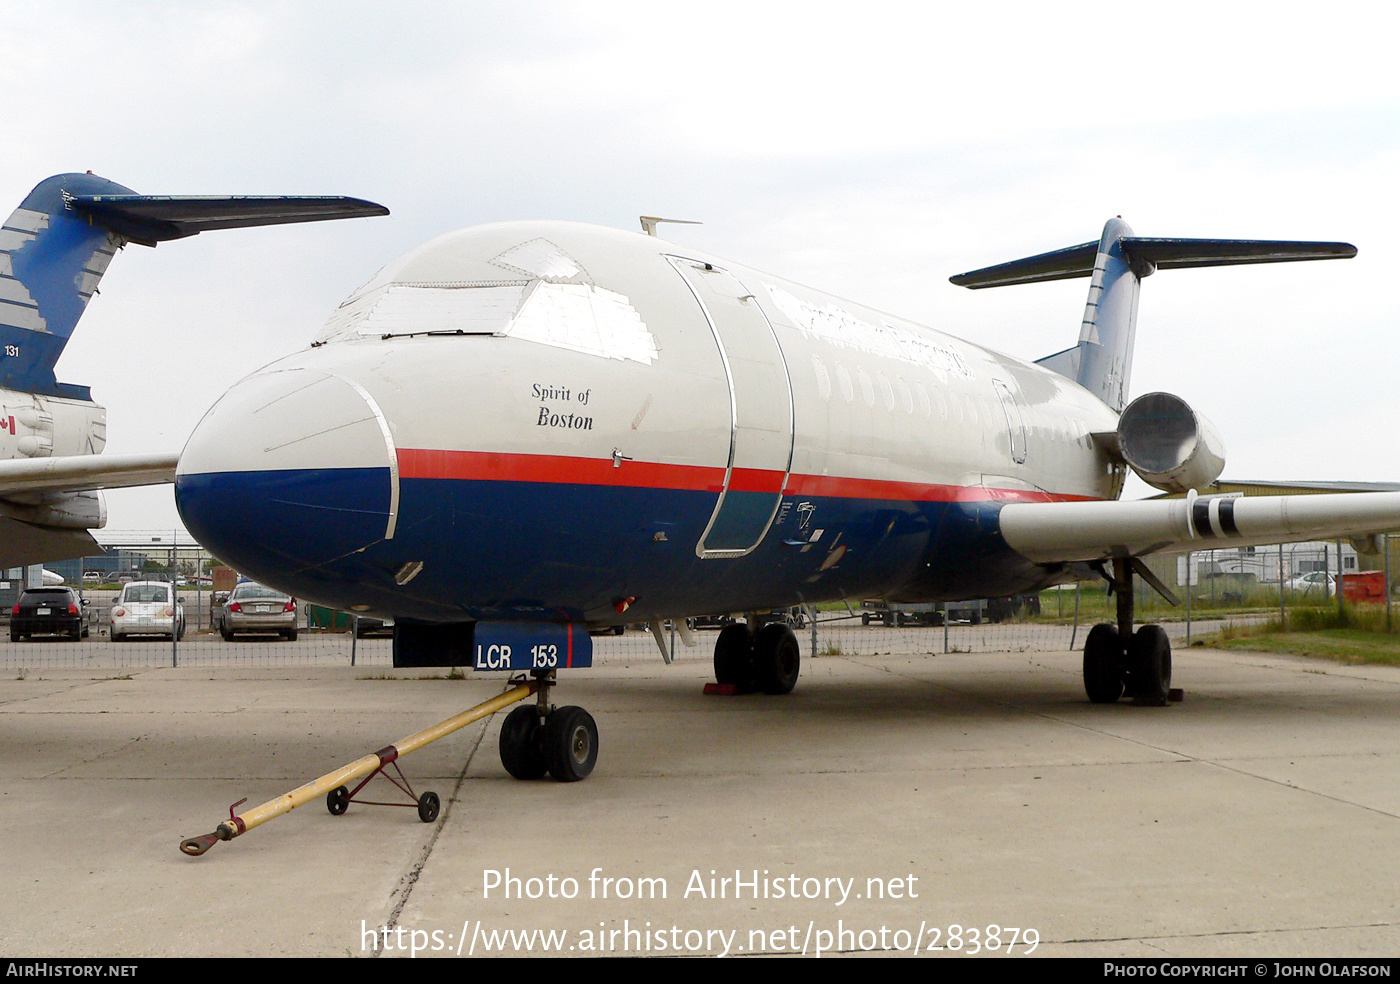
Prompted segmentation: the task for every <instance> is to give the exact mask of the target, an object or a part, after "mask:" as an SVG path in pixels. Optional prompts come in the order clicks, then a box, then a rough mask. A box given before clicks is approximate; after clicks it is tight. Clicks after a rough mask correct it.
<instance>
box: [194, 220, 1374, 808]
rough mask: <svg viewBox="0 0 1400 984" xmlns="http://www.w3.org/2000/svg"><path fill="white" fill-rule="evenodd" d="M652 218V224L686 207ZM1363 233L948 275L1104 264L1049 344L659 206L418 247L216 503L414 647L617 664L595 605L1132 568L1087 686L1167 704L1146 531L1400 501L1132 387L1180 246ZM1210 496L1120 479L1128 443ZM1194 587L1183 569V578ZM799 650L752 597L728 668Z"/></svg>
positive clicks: (294, 388) (753, 684) (1108, 236)
mask: <svg viewBox="0 0 1400 984" xmlns="http://www.w3.org/2000/svg"><path fill="white" fill-rule="evenodd" d="M656 221H657V220H655V219H653V221H652V227H651V228H649V229H648V228H646V226H647V223H646V220H645V219H644V220H643V226H644V229H645V230H646V232H647V233H654V232H655V222H656ZM1355 253H1356V249H1355V247H1354V246H1351V245H1349V244H1346V243H1316V242H1262V241H1251V240H1215V239H1156V238H1144V237H1138V236H1136V235H1134V233H1133V232H1132V230H1131V229H1130V228H1129V227H1128V225H1127V224H1126V223H1125V222H1124V221H1123V220H1122V219H1121V218H1114V219H1110V220H1109V221H1108V223H1107V224H1106V225H1105V226H1104V229H1103V233H1102V235H1101V236H1100V238H1099V239H1098V240H1094V241H1090V242H1086V243H1083V244H1080V245H1076V246H1073V247H1069V248H1067V249H1061V250H1056V251H1053V252H1049V253H1044V254H1039V255H1036V256H1032V257H1028V258H1025V259H1020V260H1015V261H1012V262H1010V263H1005V264H999V265H997V266H993V267H988V268H985V269H981V270H975V271H972V272H970V273H966V274H962V275H959V276H955V277H953V278H952V281H953V283H954V284H959V285H962V286H965V287H969V288H973V289H980V288H987V287H996V286H1005V285H1011V284H1024V283H1034V282H1038V281H1047V280H1055V279H1062V278H1070V277H1088V278H1089V280H1090V286H1089V294H1088V300H1087V303H1086V305H1085V310H1084V317H1083V319H1082V322H1081V330H1080V335H1079V340H1078V343H1077V344H1076V345H1075V346H1073V347H1072V348H1070V349H1067V350H1065V351H1063V352H1058V353H1055V354H1054V355H1051V356H1047V357H1046V358H1044V359H1041V360H1039V361H1038V362H1027V361H1023V360H1021V359H1017V358H1012V357H1010V356H1006V355H1003V354H1000V353H998V352H995V351H992V350H989V349H986V348H982V347H979V346H976V345H973V344H970V343H968V342H965V341H961V340H959V339H957V338H954V337H952V336H950V335H947V334H944V333H942V332H938V331H935V330H932V329H929V328H926V327H923V326H920V325H917V324H914V323H911V322H909V321H907V320H904V319H902V318H896V317H892V316H890V315H887V314H883V313H880V312H878V311H875V310H872V309H871V308H868V307H866V306H863V305H860V304H857V303H854V302H851V301H847V300H843V299H840V298H837V297H834V296H831V295H829V294H825V293H822V292H820V291H817V290H813V289H810V288H807V287H803V286H800V285H798V284H795V283H791V282H789V281H786V280H783V279H780V278H778V277H774V276H771V275H769V274H766V273H761V272H759V271H756V270H753V269H749V268H747V267H744V266H741V265H739V264H736V263H731V262H728V261H725V260H722V259H720V258H718V257H715V256H711V255H708V254H706V253H703V252H701V251H699V250H695V249H691V248H689V247H687V246H684V245H680V244H677V243H673V242H667V241H665V240H663V239H661V238H659V237H657V236H655V235H651V234H639V233H630V232H626V231H621V230H616V229H606V228H598V227H592V226H586V225H580V224H572V223H564V222H545V221H539V222H513V223H501V224H492V225H485V226H479V227H474V228H469V229H465V230H461V231H458V232H453V233H449V234H447V235H444V236H441V237H439V238H436V239H433V240H431V241H430V242H427V243H425V244H423V245H421V246H419V247H417V248H416V249H413V250H411V251H410V252H408V253H406V254H405V255H403V256H401V257H400V258H398V259H397V260H395V261H393V262H391V263H390V264H389V265H388V266H386V267H385V268H384V269H382V270H381V271H380V272H379V273H378V274H376V275H375V276H374V277H373V278H371V279H370V280H369V281H368V282H367V283H366V284H365V285H364V286H363V287H361V288H360V289H358V290H357V291H355V292H354V293H353V294H351V296H350V297H349V298H347V299H346V301H345V302H344V303H343V304H341V305H340V307H339V308H338V309H337V310H336V311H335V312H334V313H333V315H332V316H331V318H330V320H329V321H328V322H327V323H326V325H325V327H324V328H323V330H322V331H321V333H320V335H319V336H318V337H317V338H316V340H315V341H313V342H312V343H311V346H310V347H309V348H308V349H306V350H304V351H302V352H299V353H296V354H293V355H290V356H288V357H286V358H283V359H281V360H279V361H277V362H274V363H272V364H271V365H269V366H266V367H265V368H263V369H261V370H259V371H257V372H255V373H253V374H252V375H250V376H248V377H247V378H245V379H244V380H242V381H241V382H239V383H237V384H236V385H234V386H233V387H232V388H231V389H230V390H229V391H228V392H227V393H226V394H225V395H224V396H223V397H222V398H221V399H220V400H219V401H218V402H217V403H216V404H215V405H214V406H213V407H212V408H211V409H210V410H209V411H208V413H207V414H206V415H205V417H204V418H203V419H202V420H201V421H200V423H199V424H198V425H197V427H196V428H195V430H194V432H193V433H192V435H191V436H190V438H189V440H188V443H187V444H186V446H185V448H184V450H183V451H182V453H181V455H180V461H179V465H178V467H177V469H176V478H175V496H176V503H177V507H178V509H179V511H180V515H181V517H182V518H183V520H184V522H185V524H186V527H187V528H188V529H189V530H190V532H191V533H192V534H193V535H194V536H195V537H196V538H197V539H198V540H199V542H200V543H202V544H203V545H204V546H205V547H206V548H208V549H209V550H211V551H212V552H213V553H214V554H215V555H216V556H218V557H219V558H220V559H221V560H222V561H224V562H225V563H227V564H228V565H230V566H232V567H234V568H236V569H237V570H239V571H242V572H243V573H245V574H247V575H248V576H250V577H253V578H255V579H256V580H258V581H260V582H262V583H265V584H269V585H273V586H276V587H277V588H279V589H280V590H282V591H285V592H287V593H289V594H292V595H295V596H297V597H301V598H306V599H309V600H311V601H314V602H315V603H318V604H323V605H327V606H330V607H333V608H337V609H341V610H348V611H352V612H360V613H364V614H366V615H372V616H377V617H381V618H392V619H394V625H395V630H394V645H393V654H394V664H395V665H396V666H473V667H475V668H476V669H480V670H493V669H498V670H510V671H516V672H523V673H529V674H531V675H532V676H533V677H534V678H535V679H536V680H537V681H539V682H540V683H541V684H542V685H543V686H544V688H545V690H544V691H543V692H542V693H547V688H548V685H550V684H551V683H553V682H554V681H555V680H556V677H555V675H554V674H555V671H556V670H557V669H559V668H563V667H567V666H587V665H589V664H590V661H591V652H592V650H591V644H590V643H589V636H588V634H587V631H586V629H588V628H595V629H596V628H599V627H605V626H612V625H618V624H621V623H623V622H636V621H644V622H649V623H650V624H651V626H652V629H653V633H654V634H655V635H656V637H657V642H658V645H659V646H661V648H662V655H663V657H667V658H668V659H669V656H668V653H667V650H666V648H665V641H664V639H663V638H662V635H661V631H660V626H661V620H663V619H675V620H676V625H677V627H678V629H680V631H681V632H682V635H686V632H685V630H684V629H683V628H682V627H683V626H684V625H685V622H684V618H685V617H686V616H691V615H698V614H705V613H713V612H735V611H738V612H748V613H758V612H763V611H767V610H769V609H775V608H785V607H788V606H793V605H801V604H807V605H811V604H815V603H819V602H827V601H839V600H841V599H847V598H853V597H854V598H859V597H886V598H890V599H893V600H895V601H907V602H928V601H955V600H960V599H968V598H979V597H999V596H1005V595H1012V594H1021V593H1028V592H1033V591H1036V590H1039V589H1041V588H1044V587H1048V586H1051V585H1054V584H1057V583H1066V582H1070V581H1074V580H1078V579H1085V578H1091V577H1099V576H1102V577H1103V578H1105V579H1106V580H1107V581H1108V583H1109V584H1110V586H1111V587H1112V589H1113V590H1114V592H1115V593H1116V596H1117V619H1116V621H1115V622H1112V623H1104V624H1101V625H1097V626H1095V627H1094V628H1093V630H1092V631H1091V632H1090V633H1089V635H1088V639H1087V642H1086V644H1085V649H1084V656H1083V671H1084V683H1085V689H1086V692H1087V694H1088V697H1089V699H1090V700H1092V701H1094V702H1097V703H1112V702H1114V701H1117V700H1119V699H1120V698H1122V697H1123V696H1124V695H1125V694H1126V695H1127V696H1128V697H1131V698H1133V700H1134V701H1135V702H1137V703H1142V704H1150V705H1161V704H1165V703H1166V702H1167V699H1168V696H1169V691H1170V683H1171V648H1170V645H1169V643H1168V641H1167V637H1166V633H1165V632H1164V631H1163V630H1162V629H1161V627H1160V626H1156V625H1144V626H1140V627H1135V626H1134V622H1133V611H1134V594H1133V577H1132V575H1133V573H1134V572H1136V573H1138V574H1140V575H1141V576H1142V577H1143V578H1144V579H1145V580H1146V581H1147V582H1148V583H1149V584H1152V585H1153V586H1154V587H1156V588H1158V589H1159V590H1162V591H1163V592H1167V589H1166V586H1165V585H1162V584H1160V582H1158V581H1157V579H1156V578H1155V577H1154V576H1152V574H1151V572H1150V571H1149V570H1148V568H1147V567H1146V566H1145V565H1144V564H1143V562H1142V559H1141V558H1143V557H1145V556H1148V555H1150V554H1157V553H1171V552H1185V551H1189V550H1192V549H1202V548H1203V547H1210V546H1218V545H1225V544H1229V545H1237V546H1242V545H1248V544H1266V543H1277V542H1280V541H1285V540H1301V539H1320V538H1328V539H1330V538H1334V537H1339V536H1348V535H1360V534H1365V533H1370V532H1373V531H1378V530H1384V529H1387V528H1394V527H1397V526H1400V494H1396V493H1364V494H1354V495H1335V494H1334V495H1309V496H1297V497H1288V496H1269V497H1254V498H1231V497H1222V496H1211V495H1209V494H1203V492H1204V490H1207V489H1209V488H1210V485H1211V483H1212V482H1213V481H1214V480H1215V479H1216V478H1217V477H1218V476H1219V474H1220V472H1221V470H1222V468H1223V467H1224V449H1223V444H1222V442H1221V440H1220V437H1219V435H1218V434H1217V432H1216V430H1215V428H1214V427H1213V426H1212V425H1211V424H1210V423H1209V421H1207V420H1206V419H1205V418H1204V417H1202V416H1201V415H1200V414H1199V413H1198V412H1196V410H1194V409H1193V408H1192V407H1190V406H1189V405H1187V404H1186V403H1185V402H1184V401H1183V400H1181V399H1180V398H1178V397H1175V396H1172V395H1169V394H1163V393H1151V394H1146V395H1143V396H1141V397H1138V398H1137V399H1136V400H1133V401H1131V402H1129V401H1128V399H1127V395H1128V392H1129V376H1130V370H1131V365H1132V353H1133V342H1134V335H1135V331H1136V314H1137V303H1138V295H1139V289H1140V285H1141V281H1142V280H1143V279H1144V278H1145V277H1147V276H1149V275H1150V274H1152V273H1153V272H1155V271H1157V270H1169V269H1177V268H1190V267H1198V266H1214V265H1225V264H1240V263H1263V262H1285V261H1299V260H1319V259H1334V258H1347V257H1350V256H1353V255H1355ZM1129 469H1131V470H1132V471H1134V472H1135V473H1136V474H1137V475H1139V476H1140V477H1142V478H1143V480H1144V481H1146V482H1147V483H1148V484H1150V485H1152V486H1154V487H1156V488H1159V489H1162V490H1165V491H1175V492H1184V493H1185V498H1182V499H1163V500H1144V501H1120V500H1119V495H1120V493H1121V491H1122V488H1123V483H1124V480H1125V477H1126V475H1127V472H1128V470H1129ZM1168 593H1169V592H1168ZM800 664H801V660H800V652H799V646H798V642H797V639H796V637H795V636H794V634H793V632H792V630H791V629H790V628H788V627H787V626H785V625H778V624H769V625H762V626H761V627H760V625H759V620H758V619H757V618H756V617H755V616H754V615H750V617H749V619H748V620H747V622H742V621H741V622H738V623H736V624H734V625H731V626H729V627H727V628H725V629H724V630H723V631H721V632H720V634H719V636H718V639H717V640H716V643H715V651H714V666H715V676H716V681H717V682H718V683H719V684H721V685H726V686H730V687H735V688H737V689H757V690H761V691H764V692H766V693H769V694H782V693H787V692H789V691H791V690H792V689H793V687H794V686H795V685H796V683H797V679H798V675H799V672H800ZM597 744H598V733H597V726H596V722H594V721H593V719H592V718H591V716H590V715H588V714H587V712H585V711H582V709H580V708H576V707H566V708H557V709H551V706H550V705H549V704H548V702H547V699H546V698H545V697H544V696H541V698H540V700H539V701H538V703H537V704H536V705H535V706H521V707H518V708H516V709H515V710H514V711H513V712H512V713H511V715H510V716H509V717H507V718H506V720H505V722H504V724H503V727H502V731H501V738H500V751H501V758H502V763H503V764H504V765H505V767H506V770H507V771H508V772H509V773H510V774H511V775H513V776H515V777H516V778H521V779H532V778H539V777H540V776H542V775H543V774H544V773H545V772H546V771H548V772H549V773H550V774H551V775H553V777H554V778H555V779H558V780H562V781H574V780H577V779H581V778H583V777H584V776H586V775H587V774H588V773H589V772H590V771H591V770H592V768H593V765H594V763H595V762H596V755H597Z"/></svg>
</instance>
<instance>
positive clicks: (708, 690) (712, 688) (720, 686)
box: [705, 683, 739, 697]
mask: <svg viewBox="0 0 1400 984" xmlns="http://www.w3.org/2000/svg"><path fill="white" fill-rule="evenodd" d="M705 696H706V697H737V696H739V688H738V687H736V686H735V685H734V684H732V683H707V684H705Z"/></svg>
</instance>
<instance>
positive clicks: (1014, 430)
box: [992, 379, 1026, 465]
mask: <svg viewBox="0 0 1400 984" xmlns="http://www.w3.org/2000/svg"><path fill="white" fill-rule="evenodd" d="M992 385H993V386H994V387H995V388H996V391H997V396H998V397H1000V398H1001V409H1002V413H1004V414H1005V415H1006V432H1007V434H1008V436H1009V437H1010V438H1011V460H1012V461H1013V462H1014V463H1016V464H1018V465H1024V464H1025V463H1026V421H1025V417H1024V416H1022V414H1021V401H1020V400H1018V399H1016V396H1015V394H1014V393H1012V392H1011V387H1010V386H1008V385H1006V383H1004V382H1003V381H1001V380H1000V379H993V380H992Z"/></svg>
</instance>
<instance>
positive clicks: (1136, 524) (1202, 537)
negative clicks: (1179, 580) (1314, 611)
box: [998, 492, 1400, 564]
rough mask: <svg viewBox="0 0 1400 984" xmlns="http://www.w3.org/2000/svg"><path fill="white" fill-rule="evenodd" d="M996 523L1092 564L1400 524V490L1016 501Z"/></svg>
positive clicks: (1013, 543) (1044, 549)
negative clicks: (1321, 493)
mask: <svg viewBox="0 0 1400 984" xmlns="http://www.w3.org/2000/svg"><path fill="white" fill-rule="evenodd" d="M998 523H999V529H1000V532H1001V535H1002V538H1003V539H1004V540H1005V541H1006V543H1007V545H1008V546H1009V547H1011V549H1012V550H1015V551H1016V552H1017V553H1018V554H1020V555H1021V556H1023V557H1025V558H1026V559H1027V560H1030V561H1033V562H1034V563H1038V564H1057V563H1072V562H1087V561H1096V560H1107V559H1110V558H1113V557H1122V558H1128V557H1143V556H1147V555H1148V554H1157V553H1162V554H1173V553H1186V552H1188V551H1192V550H1210V549H1214V548H1218V547H1244V546H1264V545H1266V544H1271V543H1288V542H1291V541H1297V540H1330V539H1336V538H1338V537H1353V536H1361V535H1364V534H1367V533H1377V532H1380V531H1382V530H1392V529H1400V492H1354V493H1336V494H1328V495H1270V496H1248V497H1236V498H1230V497H1225V496H1209V497H1206V496H1200V497H1198V496H1196V494H1195V493H1194V492H1193V493H1188V495H1187V497H1186V498H1184V499H1147V500H1140V501H1128V502H1119V501H1104V502H1046V503H1019V502H1018V503H1008V504H1006V505H1005V506H1003V507H1002V508H1001V512H1000V513H999V516H998Z"/></svg>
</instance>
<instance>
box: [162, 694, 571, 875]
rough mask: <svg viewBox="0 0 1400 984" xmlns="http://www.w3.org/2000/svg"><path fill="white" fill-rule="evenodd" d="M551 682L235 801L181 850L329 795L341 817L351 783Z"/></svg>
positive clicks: (423, 811) (423, 810)
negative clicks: (291, 784) (252, 802)
mask: <svg viewBox="0 0 1400 984" xmlns="http://www.w3.org/2000/svg"><path fill="white" fill-rule="evenodd" d="M551 676H552V675H551ZM552 683H553V680H552V679H550V678H547V677H544V676H540V677H537V678H536V679H534V680H530V681H526V682H522V683H520V684H519V685H518V686H516V687H513V688H512V689H510V690H507V691H506V692H505V693H503V694H501V695H500V696H498V697H493V698H491V699H490V700H488V701H483V702H482V703H480V704H477V705H476V706H475V707H473V708H470V709H468V710H465V711H463V712H462V713H460V714H457V715H454V716H453V717H450V718H448V719H447V720H446V721H443V722H441V723H439V724H435V725H433V726H432V727H431V728H428V729H426V730H424V731H420V732H418V733H417V734H413V735H410V736H409V737H407V738H404V739H402V740H400V741H396V742H394V744H392V745H387V746H385V747H384V748H381V749H380V750H379V751H377V752H374V753H373V754H370V755H366V756H365V757H364V758H361V759H358V760H356V761H354V762H351V763H350V764H349V765H346V766H343V767H341V768H339V769H336V770H335V771H334V772H328V773H326V774H325V775H324V776H321V778H319V779H313V780H312V781H311V782H308V783H306V784H305V785H302V786H298V787H297V788H296V789H293V790H292V791H291V792H289V793H283V794H282V795H281V796H279V797H277V798H276V799H272V800H268V801H267V802H266V803H264V804H262V805H261V806H257V807H254V808H253V809H251V810H249V811H248V812H247V813H244V814H242V815H238V814H235V813H234V812H233V811H234V810H235V809H237V808H238V807H239V806H242V805H243V804H244V803H246V802H248V800H247V799H246V798H244V799H241V800H239V801H238V802H237V803H234V804H233V806H230V807H229V809H228V819H227V820H225V821H224V822H223V823H221V824H219V826H218V827H216V828H215V829H214V832H213V833H211V834H202V835H200V836H199V837H191V838H189V839H188V840H183V841H181V842H180V850H181V851H183V852H184V853H186V854H188V855H189V856H190V857H194V858H197V857H199V856H200V855H201V854H203V853H204V852H205V851H207V850H209V848H211V847H213V846H214V845H215V844H217V843H218V842H219V841H221V840H223V841H226V840H233V839H234V838H235V837H238V836H239V835H241V834H246V833H247V832H248V831H250V830H252V829H253V828H254V827H256V826H258V825H260V824H264V823H267V821H269V820H271V819H273V818H274V817H280V816H281V815H282V814H284V813H290V812H291V811H292V810H295V809H296V808H297V807H299V806H304V805H305V804H307V803H309V802H311V801H312V800H314V799H316V798H317V797H320V796H325V797H326V808H327V809H328V810H330V812H331V813H333V814H335V815H337V816H339V815H340V814H342V813H344V812H345V810H346V808H347V807H348V806H349V804H350V802H351V801H352V799H353V797H354V793H352V792H351V791H350V790H349V788H348V784H349V783H352V782H354V781H355V780H356V779H359V778H360V777H361V776H363V777H365V779H364V782H361V783H360V784H359V785H358V786H356V787H355V793H358V792H359V791H360V790H361V789H363V788H364V785H365V783H367V782H369V781H370V779H373V778H374V776H375V775H377V774H379V773H380V772H382V771H383V770H384V767H385V766H386V765H390V764H393V763H394V762H395V761H396V760H397V759H399V758H401V757H402V756H404V755H407V754H408V753H409V752H413V751H417V750H418V749H420V748H422V747H423V746H424V745H430V744H432V743H433V742H435V741H437V740H438V739H439V738H445V737H447V736H448V735H450V734H452V733H453V732H454V731H458V730H460V729H462V728H465V727H466V726H467V725H469V724H471V723H472V722H473V721H479V720H481V719H482V718H484V717H487V716H489V715H491V714H495V713H496V712H497V711H499V710H501V709H502V708H504V707H509V706H510V705H511V704H514V703H517V702H519V701H522V700H524V699H525V698H527V697H529V696H530V695H532V694H534V693H536V692H540V691H543V692H544V694H548V692H549V687H550V685H551V684H552ZM541 699H542V700H543V699H544V698H543V697H542V698H541ZM394 769H395V771H398V766H397V765H394ZM399 777H400V778H403V773H402V772H399ZM385 778H386V779H388V780H389V781H390V782H393V783H394V785H396V786H399V788H400V789H402V790H404V792H406V793H408V795H409V796H410V797H412V795H413V792H412V789H411V787H409V786H408V785H407V780H406V779H405V780H404V782H403V784H400V783H399V782H398V781H397V780H395V779H394V778H393V777H392V776H389V775H388V774H387V773H386V774H385ZM362 802H366V801H362ZM375 805H383V806H400V805H402V806H412V805H416V806H417V807H418V817H419V819H420V820H422V821H423V822H424V823H432V822H433V821H434V820H436V819H437V815H438V809H439V807H440V803H439V800H438V796H437V794H436V793H424V794H423V795H422V796H421V797H418V798H417V801H416V803H403V804H398V803H386V804H375Z"/></svg>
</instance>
